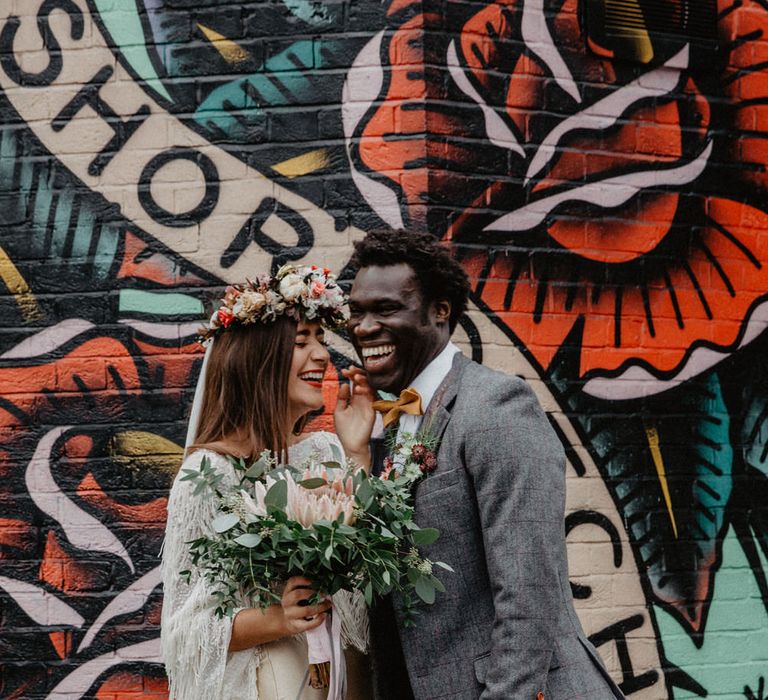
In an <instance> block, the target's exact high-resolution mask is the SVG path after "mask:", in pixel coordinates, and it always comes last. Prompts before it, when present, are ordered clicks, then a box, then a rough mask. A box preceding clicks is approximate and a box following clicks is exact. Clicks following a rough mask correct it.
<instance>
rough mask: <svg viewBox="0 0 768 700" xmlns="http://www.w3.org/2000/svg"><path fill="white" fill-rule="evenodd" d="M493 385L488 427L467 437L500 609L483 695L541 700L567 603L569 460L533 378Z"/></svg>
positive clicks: (496, 699)
mask: <svg viewBox="0 0 768 700" xmlns="http://www.w3.org/2000/svg"><path fill="white" fill-rule="evenodd" d="M484 388H485V390H486V392H487V393H486V395H485V397H484V401H483V403H484V406H483V409H482V411H480V412H479V413H480V415H481V418H482V421H483V424H482V425H480V426H477V427H476V429H474V430H472V431H468V434H467V437H466V442H465V446H466V451H465V459H466V467H467V469H468V471H469V472H470V473H471V475H472V477H473V480H474V484H475V492H476V498H477V505H478V510H479V514H480V519H481V523H482V528H483V539H484V544H485V554H486V563H487V566H488V574H489V576H490V581H491V590H492V593H493V599H494V610H495V620H494V626H493V633H492V638H491V655H490V658H489V663H488V670H487V675H486V678H485V685H486V689H485V691H484V692H483V694H482V700H510V698H532V699H533V698H535V697H536V695H537V693H538V692H539V691H543V690H544V689H545V686H546V679H547V671H548V669H549V664H550V660H551V656H552V649H553V641H554V640H553V638H554V624H555V620H556V619H557V617H558V613H559V611H560V609H561V606H562V604H563V603H562V596H561V582H560V580H559V573H558V572H559V568H560V565H561V563H562V557H563V556H564V554H563V552H564V549H563V548H564V537H565V534H564V519H563V518H564V508H565V469H564V465H565V459H564V453H563V449H562V446H561V444H560V441H559V439H558V438H557V436H556V434H555V432H554V430H553V429H552V427H551V426H550V425H549V421H548V420H547V418H546V416H545V415H544V411H543V410H542V408H541V406H540V405H539V402H538V401H537V399H536V397H535V395H534V394H533V392H532V391H531V389H530V387H528V385H527V384H526V383H525V382H523V381H522V380H520V379H517V378H514V377H508V378H504V379H500V380H499V383H498V385H497V386H496V387H495V388H493V389H491V390H490V392H488V389H487V387H484Z"/></svg>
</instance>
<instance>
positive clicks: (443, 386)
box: [421, 352, 470, 443]
mask: <svg viewBox="0 0 768 700" xmlns="http://www.w3.org/2000/svg"><path fill="white" fill-rule="evenodd" d="M469 362H470V360H469V359H468V358H467V357H465V356H464V355H463V354H462V353H460V352H457V353H456V355H454V358H453V365H452V366H451V371H450V372H448V374H447V375H446V376H445V379H443V381H442V382H440V386H439V387H438V388H437V391H436V392H435V395H434V396H433V397H432V400H431V401H430V402H429V406H427V410H426V411H425V413H424V420H423V421H422V423H421V425H422V429H423V430H424V432H426V433H428V434H429V435H430V436H431V437H433V438H434V439H435V440H436V441H437V442H438V443H439V442H440V439H441V438H442V437H443V433H444V432H445V429H446V427H447V426H448V421H449V420H450V419H451V409H452V408H453V403H454V401H455V400H456V394H457V392H458V391H459V384H460V383H461V375H462V374H464V370H465V369H466V367H467V365H468V364H469Z"/></svg>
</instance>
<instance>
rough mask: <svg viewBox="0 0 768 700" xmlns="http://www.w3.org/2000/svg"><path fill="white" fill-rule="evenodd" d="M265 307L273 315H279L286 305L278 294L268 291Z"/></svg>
mask: <svg viewBox="0 0 768 700" xmlns="http://www.w3.org/2000/svg"><path fill="white" fill-rule="evenodd" d="M267 306H268V307H269V310H270V311H271V312H272V314H273V315H274V314H281V313H283V311H285V307H286V303H285V302H284V301H283V298H282V297H281V296H280V295H279V294H276V293H275V292H273V291H272V290H269V291H268V292H267Z"/></svg>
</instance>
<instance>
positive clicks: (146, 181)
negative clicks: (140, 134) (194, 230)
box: [139, 148, 219, 228]
mask: <svg viewBox="0 0 768 700" xmlns="http://www.w3.org/2000/svg"><path fill="white" fill-rule="evenodd" d="M174 160H188V161H190V162H192V163H194V164H195V165H196V166H197V167H198V168H200V171H201V172H202V173H203V177H204V179H205V195H204V196H203V199H202V200H201V201H200V204H198V205H197V206H196V207H195V208H194V209H191V210H190V211H187V212H183V213H181V214H176V213H174V212H170V211H168V210H167V209H165V208H164V207H161V206H160V205H159V204H158V203H157V202H156V201H155V199H154V197H153V196H152V178H153V177H154V176H155V175H156V173H157V172H158V170H160V168H162V167H163V166H165V165H167V164H168V163H170V162H172V161H174ZM218 201H219V171H218V170H217V169H216V165H215V164H214V162H213V161H212V160H211V159H210V158H209V157H208V156H207V155H205V154H204V153H200V151H196V150H194V149H192V148H176V149H172V150H168V151H163V152H162V153H158V154H157V155H156V156H154V157H153V158H152V160H150V161H149V162H148V163H147V164H146V165H145V166H144V170H142V171H141V177H139V202H140V203H141V206H142V207H144V211H146V212H147V214H149V215H150V216H151V217H152V219H153V220H155V221H156V222H157V223H159V224H163V225H164V226H170V227H171V228H186V227H187V226H192V225H193V224H199V223H200V222H201V221H204V220H205V219H206V218H208V216H209V215H210V213H211V212H212V211H213V210H214V208H215V207H216V204H217V203H218Z"/></svg>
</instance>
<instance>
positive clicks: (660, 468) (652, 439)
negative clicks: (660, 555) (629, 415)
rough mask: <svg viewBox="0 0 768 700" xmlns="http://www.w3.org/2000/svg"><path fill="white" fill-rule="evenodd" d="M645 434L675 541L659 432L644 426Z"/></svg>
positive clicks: (673, 514) (670, 499)
mask: <svg viewBox="0 0 768 700" xmlns="http://www.w3.org/2000/svg"><path fill="white" fill-rule="evenodd" d="M645 434H646V435H647V436H648V445H649V446H650V448H651V456H652V457H653V464H654V466H655V467H656V474H657V475H658V477H659V483H660V484H661V492H662V493H663V494H664V502H665V503H666V504H667V512H668V513H669V519H670V520H671V521H672V531H673V532H674V533H675V539H677V522H676V521H675V512H674V511H673V510H672V498H671V496H670V495H669V484H668V483H667V473H666V470H665V469H664V459H663V458H662V456H661V449H659V431H658V430H657V429H656V428H655V427H648V426H646V427H645Z"/></svg>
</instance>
